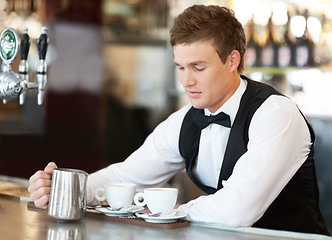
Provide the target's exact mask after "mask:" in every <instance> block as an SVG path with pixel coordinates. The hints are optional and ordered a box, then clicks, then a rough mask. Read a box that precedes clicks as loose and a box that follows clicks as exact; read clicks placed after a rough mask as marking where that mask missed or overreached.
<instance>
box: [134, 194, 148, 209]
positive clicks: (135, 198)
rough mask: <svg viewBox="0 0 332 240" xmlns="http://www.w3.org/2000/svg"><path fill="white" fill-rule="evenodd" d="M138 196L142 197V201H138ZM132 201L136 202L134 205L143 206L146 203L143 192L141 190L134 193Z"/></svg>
mask: <svg viewBox="0 0 332 240" xmlns="http://www.w3.org/2000/svg"><path fill="white" fill-rule="evenodd" d="M140 198H141V199H143V201H139V199H140ZM134 203H135V204H136V206H139V207H144V206H145V205H146V202H145V198H144V193H142V192H139V193H136V194H135V196H134Z"/></svg>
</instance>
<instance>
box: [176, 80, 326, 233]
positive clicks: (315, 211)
mask: <svg viewBox="0 0 332 240" xmlns="http://www.w3.org/2000/svg"><path fill="white" fill-rule="evenodd" d="M241 77H242V78H243V79H245V80H246V81H247V82H248V84H247V89H246V91H245V92H244V94H243V96H242V98H241V102H240V107H239V110H238V113H237V115H236V117H235V120H234V123H233V125H232V128H231V131H230V135H229V139H228V143H227V146H226V151H225V155H224V160H223V164H222V168H221V172H220V176H219V181H218V188H217V189H215V188H212V187H209V186H205V185H204V184H202V183H201V182H200V181H199V180H198V179H197V178H195V176H194V175H193V172H192V170H193V168H194V166H195V164H196V159H197V155H198V148H199V140H200V135H201V131H200V130H199V129H198V128H197V126H196V124H195V123H194V121H193V119H192V113H193V112H194V111H203V110H202V109H195V108H193V107H192V108H191V109H190V110H189V111H188V113H187V114H186V116H185V117H184V120H183V123H182V127H181V131H180V140H179V150H180V154H181V155H182V157H183V158H184V159H185V162H186V170H187V174H188V176H189V177H190V178H191V180H192V181H193V182H194V183H195V184H196V185H197V186H198V187H199V188H201V189H202V190H203V191H204V192H206V193H208V194H213V193H215V192H216V191H218V190H219V189H221V188H223V186H222V181H223V180H227V179H228V178H229V176H230V175H231V174H232V171H233V168H234V165H235V164H236V162H237V160H238V159H239V158H240V157H241V156H242V155H243V154H244V153H245V152H246V151H247V143H248V140H249V138H248V129H249V125H250V121H251V119H252V116H253V115H254V113H255V112H256V110H257V109H258V108H259V107H260V106H261V104H262V103H263V102H264V101H265V100H266V99H267V98H268V97H269V96H271V95H282V94H281V93H280V92H278V91H277V90H275V89H274V88H272V87H271V86H269V85H266V84H263V83H259V82H255V81H252V80H250V79H248V78H247V77H245V76H241ZM307 125H308V128H309V130H310V135H311V139H312V142H314V138H315V136H314V132H313V130H312V128H311V126H310V125H309V123H308V122H307ZM310 150H311V151H310V154H309V156H308V158H307V159H306V161H305V162H304V163H303V165H302V166H301V167H300V169H299V170H298V171H297V172H296V174H295V175H294V176H293V178H292V179H291V180H290V181H289V182H288V184H287V185H286V186H285V188H284V189H283V190H282V191H281V193H280V194H279V196H278V197H277V198H276V199H275V200H274V202H273V203H272V204H271V205H270V206H269V208H268V209H267V211H266V212H265V213H264V215H263V216H262V217H261V218H260V219H259V220H258V221H257V222H256V223H254V225H253V227H260V228H269V229H277V230H288V231H297V232H307V233H317V234H325V235H329V233H328V230H327V227H326V225H325V221H324V219H323V217H322V214H321V212H320V209H319V199H318V198H319V193H318V186H317V180H316V172H315V166H314V160H313V152H314V151H313V145H312V147H311V149H310Z"/></svg>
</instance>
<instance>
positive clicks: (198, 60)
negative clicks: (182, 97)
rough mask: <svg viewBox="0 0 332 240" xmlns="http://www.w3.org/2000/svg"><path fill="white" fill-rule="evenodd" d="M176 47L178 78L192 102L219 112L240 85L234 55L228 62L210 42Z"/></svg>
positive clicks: (175, 60)
mask: <svg viewBox="0 0 332 240" xmlns="http://www.w3.org/2000/svg"><path fill="white" fill-rule="evenodd" d="M173 50H174V62H175V64H176V65H177V74H178V78H179V80H180V82H181V84H182V86H183V87H184V89H185V91H186V93H187V95H188V97H189V99H190V102H191V104H192V105H193V106H194V107H195V108H200V109H201V108H207V109H209V111H210V112H215V111H217V110H218V109H219V108H220V107H221V106H222V105H223V104H224V103H225V102H226V101H227V100H228V99H229V98H230V97H231V96H232V95H233V93H234V92H235V91H236V89H237V87H238V86H239V82H240V81H239V79H240V78H239V75H238V74H237V70H236V67H235V71H234V65H233V64H232V62H231V55H232V54H231V55H230V56H228V58H227V60H226V62H225V64H224V63H223V62H222V61H221V59H220V58H219V55H218V53H217V52H216V50H215V48H214V47H213V46H212V44H211V43H210V42H195V43H191V44H186V45H184V44H180V45H175V46H174V48H173Z"/></svg>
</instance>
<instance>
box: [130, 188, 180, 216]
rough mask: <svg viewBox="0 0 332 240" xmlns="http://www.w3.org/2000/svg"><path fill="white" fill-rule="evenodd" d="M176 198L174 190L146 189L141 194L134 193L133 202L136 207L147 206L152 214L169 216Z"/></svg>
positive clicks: (176, 191)
mask: <svg viewBox="0 0 332 240" xmlns="http://www.w3.org/2000/svg"><path fill="white" fill-rule="evenodd" d="M177 198H178V190H177V189H176V188H146V189H144V193H143V192H139V193H136V195H135V197H134V202H135V204H136V205H137V206H140V207H143V206H145V205H147V207H148V208H149V210H150V212H151V213H152V214H156V213H161V215H167V214H170V213H171V212H172V211H173V209H174V207H175V205H176V201H177Z"/></svg>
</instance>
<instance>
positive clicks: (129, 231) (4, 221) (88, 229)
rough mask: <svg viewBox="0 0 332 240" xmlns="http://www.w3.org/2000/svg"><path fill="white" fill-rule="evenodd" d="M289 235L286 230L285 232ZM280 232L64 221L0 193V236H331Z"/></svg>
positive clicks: (267, 239) (191, 239) (269, 239)
mask: <svg viewBox="0 0 332 240" xmlns="http://www.w3.org/2000/svg"><path fill="white" fill-rule="evenodd" d="M286 234H288V233H286ZM290 234H291V235H289V236H287V235H285V232H283V231H271V230H260V231H258V232H255V229H252V228H243V229H242V230H239V231H238V230H237V229H231V228H224V229H222V228H220V227H218V226H214V225H209V224H202V225H200V224H197V223H196V224H192V223H189V224H188V226H185V227H181V228H176V229H160V228H155V227H149V226H140V225H135V224H129V223H121V222H116V221H105V219H102V218H93V217H91V216H89V215H87V217H85V218H84V219H83V220H81V221H74V222H63V221H58V220H56V219H53V218H51V217H50V216H48V214H47V211H45V210H40V211H34V210H31V209H28V207H27V202H20V201H19V200H17V199H14V198H11V197H6V196H0V239H16V240H20V239H25V240H30V239H31V240H39V239H57V240H65V239H66V240H67V239H73V240H74V239H75V240H76V239H92V240H95V239H96V240H98V239H120V240H121V239H130V240H134V239H144V240H146V239H159V240H164V239H165V240H166V239H178V240H182V239H188V240H196V239H199V240H202V239H209V240H210V239H212V240H213V239H224V240H228V239H230V240H254V239H255V240H260V239H262V240H263V239H264V240H277V239H282V240H290V239H332V238H330V237H325V236H320V235H315V236H313V235H310V234H298V233H290Z"/></svg>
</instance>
